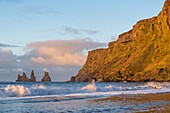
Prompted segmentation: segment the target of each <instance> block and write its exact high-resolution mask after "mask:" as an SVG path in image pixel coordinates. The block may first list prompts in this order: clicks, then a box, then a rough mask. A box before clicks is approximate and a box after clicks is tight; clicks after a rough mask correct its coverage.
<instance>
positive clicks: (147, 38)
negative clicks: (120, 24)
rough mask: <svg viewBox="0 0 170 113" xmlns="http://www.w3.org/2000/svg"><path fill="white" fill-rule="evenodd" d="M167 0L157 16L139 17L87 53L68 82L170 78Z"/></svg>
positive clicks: (169, 14)
mask: <svg viewBox="0 0 170 113" xmlns="http://www.w3.org/2000/svg"><path fill="white" fill-rule="evenodd" d="M169 45H170V0H166V1H165V4H164V7H163V9H162V11H161V12H160V13H159V14H158V16H156V17H153V18H150V19H145V20H141V21H139V22H137V23H136V25H134V26H133V29H131V30H130V31H128V32H125V33H123V34H121V35H119V38H118V39H117V41H114V42H110V43H109V47H108V48H105V49H97V50H93V51H90V52H89V53H88V57H87V61H86V63H85V64H84V66H83V67H82V68H81V69H80V71H79V72H78V74H77V75H76V76H75V77H72V78H71V80H70V81H72V82H90V81H91V80H92V79H96V80H97V81H106V82H112V81H133V82H139V81H142V82H143V81H159V82H163V81H170V47H169Z"/></svg>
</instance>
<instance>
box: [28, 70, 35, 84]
mask: <svg viewBox="0 0 170 113" xmlns="http://www.w3.org/2000/svg"><path fill="white" fill-rule="evenodd" d="M29 82H36V77H35V76H34V71H33V70H32V71H31V76H30V79H29Z"/></svg>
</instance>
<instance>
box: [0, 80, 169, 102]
mask: <svg viewBox="0 0 170 113" xmlns="http://www.w3.org/2000/svg"><path fill="white" fill-rule="evenodd" d="M68 84H69V83H68ZM68 84H66V85H65V84H64V85H65V86H64V87H62V85H60V86H58V85H49V84H48V85H45V84H33V85H27V84H26V85H7V86H6V87H1V89H0V99H2V98H11V97H12V98H13V99H14V98H15V99H17V98H20V99H23V98H34V97H36V98H38V97H44V96H45V97H50V96H57V97H58V98H60V96H62V97H63V96H69V98H77V97H76V96H83V97H84V98H86V97H87V98H88V97H91V96H94V97H96V96H104V97H105V96H112V95H120V94H150V93H163V92H170V83H168V82H167V83H157V82H148V83H145V84H130V83H129V84H128V83H124V84H127V85H121V84H120V85H119V84H112V83H111V84H109V83H95V82H92V83H90V84H87V85H84V84H76V85H74V86H72V85H70V86H69V85H68ZM67 85H68V86H67ZM77 85H78V86H77ZM71 96H72V97H71ZM67 98H68V97H67Z"/></svg>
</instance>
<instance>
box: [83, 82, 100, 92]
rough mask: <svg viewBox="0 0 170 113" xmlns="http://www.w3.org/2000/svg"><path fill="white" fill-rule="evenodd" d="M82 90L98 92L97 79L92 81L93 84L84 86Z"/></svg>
mask: <svg viewBox="0 0 170 113" xmlns="http://www.w3.org/2000/svg"><path fill="white" fill-rule="evenodd" d="M82 90H86V91H89V92H96V90H97V87H96V85H95V81H92V83H91V84H89V85H87V86H85V87H83V88H82Z"/></svg>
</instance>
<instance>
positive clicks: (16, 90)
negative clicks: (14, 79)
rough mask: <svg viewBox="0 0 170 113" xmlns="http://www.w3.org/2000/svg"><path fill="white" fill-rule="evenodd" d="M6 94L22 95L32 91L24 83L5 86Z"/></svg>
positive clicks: (11, 95)
mask: <svg viewBox="0 0 170 113" xmlns="http://www.w3.org/2000/svg"><path fill="white" fill-rule="evenodd" d="M4 93H5V95H7V96H9V97H21V96H27V95H29V94H30V93H31V92H30V90H29V88H25V87H24V86H23V85H17V86H15V85H8V86H7V87H5V88H4Z"/></svg>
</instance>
